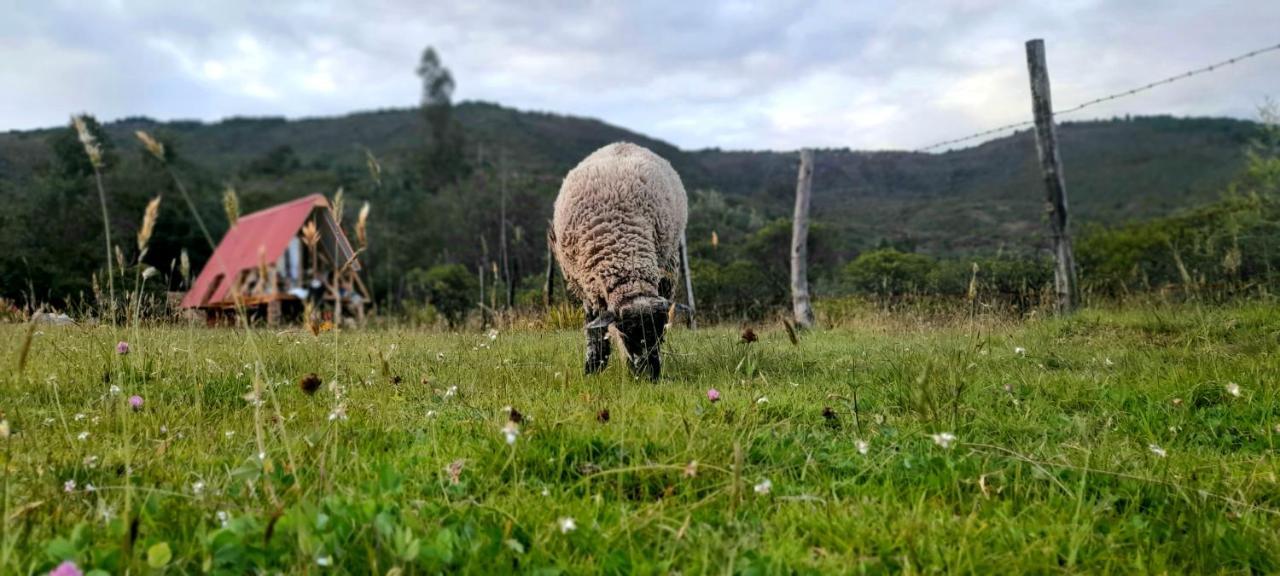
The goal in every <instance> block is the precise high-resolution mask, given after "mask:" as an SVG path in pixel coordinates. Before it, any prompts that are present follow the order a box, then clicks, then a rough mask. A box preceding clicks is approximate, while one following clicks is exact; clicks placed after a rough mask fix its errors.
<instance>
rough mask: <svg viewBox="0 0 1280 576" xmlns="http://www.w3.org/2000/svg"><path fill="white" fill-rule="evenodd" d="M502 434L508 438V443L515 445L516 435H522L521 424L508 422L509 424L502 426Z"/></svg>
mask: <svg viewBox="0 0 1280 576" xmlns="http://www.w3.org/2000/svg"><path fill="white" fill-rule="evenodd" d="M502 435H503V436H504V437H505V438H506V440H507V444H508V445H511V446H515V444H516V437H517V436H519V435H520V426H519V425H517V424H516V423H515V422H507V425H506V426H503V427H502Z"/></svg>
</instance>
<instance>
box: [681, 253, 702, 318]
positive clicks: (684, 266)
mask: <svg viewBox="0 0 1280 576" xmlns="http://www.w3.org/2000/svg"><path fill="white" fill-rule="evenodd" d="M680 273H681V275H683V276H684V296H685V304H688V305H689V329H690V330H697V329H698V316H697V311H698V309H697V308H696V307H695V306H694V304H693V275H692V274H690V273H689V242H688V241H687V240H686V239H685V235H684V231H683V230H682V231H681V232H680Z"/></svg>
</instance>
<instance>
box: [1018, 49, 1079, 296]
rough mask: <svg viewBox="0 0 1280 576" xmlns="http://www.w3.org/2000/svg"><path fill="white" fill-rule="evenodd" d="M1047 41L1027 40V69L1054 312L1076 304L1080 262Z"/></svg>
mask: <svg viewBox="0 0 1280 576" xmlns="http://www.w3.org/2000/svg"><path fill="white" fill-rule="evenodd" d="M1044 54H1045V52H1044V40H1040V39H1035V40H1029V41H1027V71H1028V72H1029V73H1030V76H1031V109H1032V111H1033V112H1034V113H1035V119H1036V150H1037V151H1038V152H1039V154H1040V170H1041V172H1042V173H1043V174H1044V187H1045V192H1046V194H1047V197H1048V204H1049V229H1050V232H1051V233H1052V235H1053V255H1054V268H1053V291H1054V296H1055V298H1054V303H1053V304H1054V311H1055V312H1057V313H1058V314H1066V313H1068V312H1070V311H1071V310H1072V308H1073V307H1074V306H1075V299H1076V264H1075V255H1074V254H1073V253H1072V249H1071V228H1070V220H1069V218H1068V215H1067V185H1066V182H1064V181H1063V178H1062V159H1061V158H1060V157H1059V155H1058V136H1057V132H1056V130H1055V129H1054V125H1053V102H1052V99H1051V98H1050V95H1049V67H1048V65H1046V64H1045V57H1044Z"/></svg>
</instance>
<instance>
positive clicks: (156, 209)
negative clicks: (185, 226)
mask: <svg viewBox="0 0 1280 576" xmlns="http://www.w3.org/2000/svg"><path fill="white" fill-rule="evenodd" d="M159 215H160V197H159V196H156V197H155V198H152V199H151V201H150V202H147V209H146V210H145V211H143V213H142V227H141V228H138V250H139V251H145V250H146V249H147V244H148V243H150V242H151V233H152V232H153V231H155V229H156V218H157V217H159Z"/></svg>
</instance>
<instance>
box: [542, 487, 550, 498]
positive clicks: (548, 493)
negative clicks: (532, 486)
mask: <svg viewBox="0 0 1280 576" xmlns="http://www.w3.org/2000/svg"><path fill="white" fill-rule="evenodd" d="M542 495H543V496H550V495H551V489H550V488H547V487H545V486H544V487H543V488H542Z"/></svg>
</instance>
